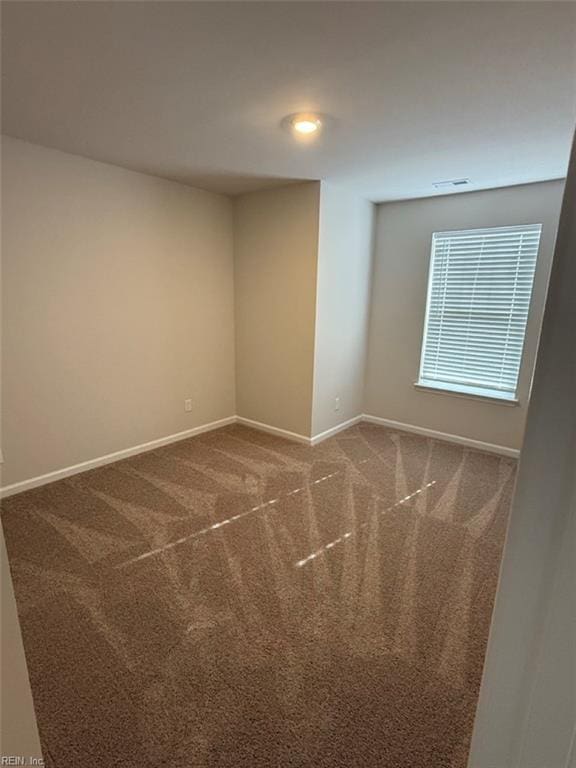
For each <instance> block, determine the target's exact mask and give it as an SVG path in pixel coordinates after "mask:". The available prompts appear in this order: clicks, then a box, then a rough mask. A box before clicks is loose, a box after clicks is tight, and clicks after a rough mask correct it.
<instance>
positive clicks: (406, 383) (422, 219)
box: [364, 181, 563, 448]
mask: <svg viewBox="0 0 576 768" xmlns="http://www.w3.org/2000/svg"><path fill="white" fill-rule="evenodd" d="M562 190H563V182H560V181H556V182H546V183H542V184H530V185H525V186H518V187H508V188H506V189H497V190H490V191H486V192H471V193H467V194H460V195H449V196H444V197H437V198H428V199H424V200H413V201H407V202H399V203H389V204H383V205H380V206H378V209H377V214H376V246H375V257H374V277H373V286H372V305H371V321H370V333H369V347H368V349H369V351H368V363H367V369H366V392H365V405H364V411H365V413H368V414H370V415H373V416H380V417H382V418H386V419H391V420H393V421H399V422H402V423H405V424H411V425H417V426H419V427H425V428H427V429H433V430H438V431H441V432H447V433H450V434H454V435H461V436H464V437H468V438H472V439H474V440H481V441H483V442H487V443H493V444H496V445H502V446H507V447H511V448H519V447H520V445H521V442H522V435H523V431H524V421H525V418H526V406H527V400H528V395H529V388H530V378H531V375H532V370H533V365H534V357H535V352H536V346H537V341H538V334H539V328H540V324H541V317H542V309H543V304H544V299H545V293H546V285H547V279H548V274H549V268H550V262H551V258H552V250H553V245H554V239H555V233H556V228H557V223H558V216H559V213H560V203H561V197H562ZM540 222H541V223H542V224H543V225H544V226H543V231H542V240H541V246H540V257H539V262H538V267H537V270H536V277H535V283H534V293H533V302H532V307H531V311H530V317H529V321H528V327H527V334H526V344H525V349H524V358H523V364H522V370H521V373H520V382H519V399H520V405H519V406H517V407H513V406H510V405H501V404H493V403H491V402H487V401H482V400H478V399H471V398H463V397H455V396H452V395H444V394H435V393H429V392H424V391H421V390H418V389H416V388H415V387H414V382H415V381H416V379H417V377H418V368H419V362H420V349H421V343H422V330H423V324H424V314H425V307H426V289H427V281H428V266H429V260H430V245H431V237H432V233H433V232H435V231H442V230H450V229H468V228H477V227H492V226H504V225H511V224H523V223H540Z"/></svg>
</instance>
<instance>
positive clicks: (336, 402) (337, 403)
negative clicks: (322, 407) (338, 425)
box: [334, 397, 340, 412]
mask: <svg viewBox="0 0 576 768" xmlns="http://www.w3.org/2000/svg"><path fill="white" fill-rule="evenodd" d="M334 410H335V411H336V412H338V411H339V410H340V398H339V397H335V398H334Z"/></svg>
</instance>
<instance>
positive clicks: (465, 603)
mask: <svg viewBox="0 0 576 768" xmlns="http://www.w3.org/2000/svg"><path fill="white" fill-rule="evenodd" d="M514 474H515V462H514V461H513V460H511V459H506V458H500V457H498V456H493V455H489V454H483V453H479V452H476V451H471V450H468V449H465V448H461V447H459V446H455V445H450V444H447V443H441V442H438V441H434V440H428V439H425V438H421V437H416V436H414V435H409V434H406V433H399V432H392V431H390V430H388V429H385V428H383V427H377V426H372V425H368V424H362V425H358V426H356V427H353V428H351V429H349V430H347V431H345V432H342V433H340V434H339V435H337V436H336V437H334V438H331V439H330V440H327V441H326V442H324V443H322V444H321V445H319V446H317V447H315V448H307V447H304V446H300V445H297V444H294V443H291V442H288V441H285V440H283V439H281V438H277V437H273V436H270V435H265V434H262V433H259V432H255V431H252V430H249V429H247V428H245V427H239V426H234V427H229V428H225V429H222V430H219V431H216V432H211V433H207V434H205V435H201V436H198V437H195V438H192V439H190V440H186V441H183V442H180V443H175V444H173V445H170V446H167V447H164V448H161V449H159V450H157V451H153V452H150V453H147V454H143V455H140V456H137V457H133V458H131V459H127V460H125V461H122V462H119V463H117V464H113V465H109V466H107V467H103V468H101V469H97V470H93V471H91V472H86V473H84V474H81V475H76V476H75V477H72V478H69V479H67V480H63V481H61V482H58V483H54V484H52V485H49V486H45V487H44V488H40V489H38V490H34V491H29V492H27V493H23V494H20V495H18V496H14V497H12V498H9V499H7V500H5V501H4V502H3V509H2V521H3V525H4V530H5V534H6V539H7V545H8V551H9V558H10V563H11V569H12V575H13V579H14V586H15V590H16V597H17V603H18V610H19V614H20V620H21V626H22V631H23V635H24V644H25V649H26V655H27V660H28V666H29V672H30V678H31V683H32V690H33V694H34V700H35V706H36V712H37V716H38V723H39V727H40V732H41V738H42V743H43V747H44V750H45V758H46V763H47V765H51V766H56V767H57V768H101V767H102V768H104V767H105V768H115V767H116V766H118V768H119V767H120V766H122V768H263V767H266V768H281V767H284V766H286V768H303V767H304V766H308V767H311V766H317V767H318V768H335V767H336V766H338V768H373V767H376V766H378V768H444V767H446V768H464V766H465V764H466V756H467V751H468V744H469V739H470V735H471V729H472V722H473V718H474V710H475V706H476V700H477V695H478V688H479V683H480V676H481V671H482V664H483V657H484V651H485V645H486V639H487V633H488V628H489V622H490V615H491V610H492V603H493V597H494V592H495V588H496V580H497V575H498V567H499V562H500V554H501V549H502V544H503V538H504V532H505V527H506V521H507V515H508V509H509V505H510V499H511V494H512V489H513V483H514Z"/></svg>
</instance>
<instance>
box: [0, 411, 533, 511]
mask: <svg viewBox="0 0 576 768" xmlns="http://www.w3.org/2000/svg"><path fill="white" fill-rule="evenodd" d="M361 421H364V422H368V423H370V424H380V425H381V426H383V427H388V428H389V429H395V430H398V431H399V432H412V433H414V434H417V435H422V436H424V437H432V438H434V439H436V440H445V441H446V442H449V443H457V444H458V445H466V446H468V447H469V448H475V449H476V450H479V451H486V452H487V453H497V454H499V455H501V456H511V457H512V458H518V456H519V455H520V451H518V450H516V449H515V448H508V447H507V446H504V445H493V444H492V443H483V442H482V441H480V440H472V439H471V438H469V437H462V436H461V435H450V434H447V433H446V432H437V431H436V430H434V429H425V428H424V427H417V426H414V425H413V424H404V423H402V422H399V421H392V420H391V419H383V418H381V417H380V416H370V415H369V414H363V415H362V416H355V417H354V418H352V419H348V421H344V422H342V423H341V424H337V425H336V426H335V427H332V428H331V429H327V430H326V431H325V432H320V434H318V435H314V437H306V435H300V434H298V433H297V432H289V431H288V430H287V429H280V428H279V427H272V426H270V425H269V424H262V423H261V422H259V421H253V420H252V419H246V418H244V417H243V416H228V417H227V418H225V419H219V420H218V421H212V422H210V423H209V424H201V425H200V426H199V427H193V428H192V429H187V430H185V431H184V432H177V433H176V434H174V435H168V436H167V437H160V438H158V439H157V440H151V441H150V442H148V443H141V444H140V445H135V446H133V447H132V448H125V449H124V450H121V451H115V452H114V453H108V454H106V456H98V457H97V458H95V459H90V460H89V461H83V462H81V463H80V464H74V465H73V466H71V467H64V469H58V470H56V471H54V472H48V473H47V474H45V475H39V476H38V477H32V478H30V479H29V480H22V481H21V482H19V483H13V484H12V485H7V486H5V487H4V488H0V499H5V498H7V497H8V496H13V495H14V494H16V493H22V492H23V491H29V490H31V489H32V488H38V487H39V486H41V485H47V484H48V483H54V482H56V480H63V479H64V478H65V477H71V476H72V475H77V474H78V473H80V472H86V471H88V470H89V469H96V467H102V466H104V465H105V464H112V463H113V462H115V461H120V460H121V459H127V458H128V457H129V456H136V455H137V454H139V453H145V452H146V451H152V450H154V449H155V448H161V447H162V446H163V445H169V444H170V443H176V442H178V441H179V440H186V438H189V437H194V435H200V434H202V433H203V432H210V431H211V430H213V429H219V428H220V427H226V426H228V425H229V424H244V425H245V426H247V427H252V428H253V429H257V430H259V431H260V432H268V433H269V434H271V435H277V436H278V437H284V438H286V439H288V440H292V441H294V442H296V443H300V444H301V445H308V446H311V445H318V444H319V443H321V442H322V441H323V440H327V439H328V438H329V437H332V436H333V435H336V434H338V432H342V431H343V430H344V429H348V427H352V426H354V424H358V423H359V422H361Z"/></svg>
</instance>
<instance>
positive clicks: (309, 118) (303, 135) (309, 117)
mask: <svg viewBox="0 0 576 768" xmlns="http://www.w3.org/2000/svg"><path fill="white" fill-rule="evenodd" d="M282 123H283V124H284V125H285V126H286V127H287V128H288V129H289V130H290V131H291V132H292V133H293V135H294V136H296V137H297V138H299V139H311V138H314V137H315V136H317V135H318V134H319V133H320V131H321V130H322V127H323V120H322V118H321V117H320V115H317V114H315V113H313V112H300V113H298V114H296V115H288V116H287V117H285V118H284V120H283V121H282Z"/></svg>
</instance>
